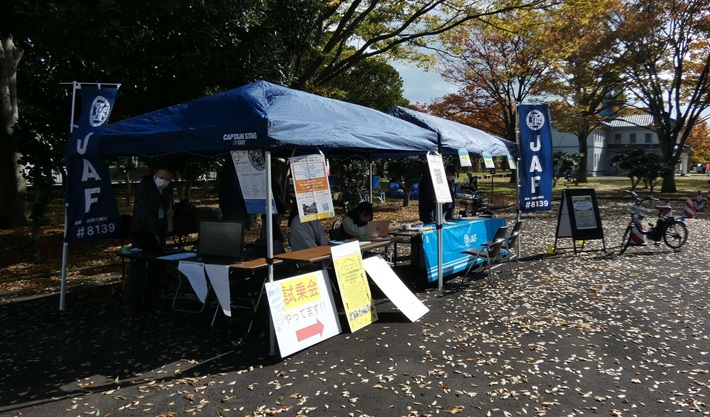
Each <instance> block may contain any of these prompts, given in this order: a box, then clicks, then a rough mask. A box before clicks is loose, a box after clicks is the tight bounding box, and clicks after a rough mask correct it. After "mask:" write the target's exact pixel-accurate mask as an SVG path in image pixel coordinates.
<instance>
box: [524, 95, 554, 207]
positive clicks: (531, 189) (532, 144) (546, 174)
mask: <svg viewBox="0 0 710 417" xmlns="http://www.w3.org/2000/svg"><path fill="white" fill-rule="evenodd" d="M519 120H520V121H524V123H520V167H519V169H520V170H521V172H520V203H519V204H520V210H521V211H538V210H550V208H551V205H552V179H553V172H552V169H553V159H552V137H551V134H550V123H549V120H550V111H549V108H548V106H547V105H545V104H543V105H521V106H520V107H519Z"/></svg>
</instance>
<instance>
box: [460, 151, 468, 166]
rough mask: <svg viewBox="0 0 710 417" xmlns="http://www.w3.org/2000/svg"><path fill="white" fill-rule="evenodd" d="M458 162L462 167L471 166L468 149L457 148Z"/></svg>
mask: <svg viewBox="0 0 710 417" xmlns="http://www.w3.org/2000/svg"><path fill="white" fill-rule="evenodd" d="M459 164H460V165H461V166H462V167H470V166H471V156H469V154H468V151H467V150H466V149H459Z"/></svg>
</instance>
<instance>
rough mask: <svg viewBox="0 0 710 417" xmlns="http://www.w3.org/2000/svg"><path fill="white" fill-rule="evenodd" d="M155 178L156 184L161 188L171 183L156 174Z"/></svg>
mask: <svg viewBox="0 0 710 417" xmlns="http://www.w3.org/2000/svg"><path fill="white" fill-rule="evenodd" d="M153 180H154V181H155V185H156V186H157V187H158V188H160V190H164V189H165V188H166V187H167V186H168V185H169V184H170V181H168V180H164V179H162V178H160V177H155V176H154V177H153Z"/></svg>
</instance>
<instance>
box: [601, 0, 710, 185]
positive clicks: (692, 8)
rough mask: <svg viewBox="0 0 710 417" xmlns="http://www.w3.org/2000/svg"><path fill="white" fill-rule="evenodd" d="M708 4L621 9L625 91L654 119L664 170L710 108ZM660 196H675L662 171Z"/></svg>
mask: <svg viewBox="0 0 710 417" xmlns="http://www.w3.org/2000/svg"><path fill="white" fill-rule="evenodd" d="M708 10H710V0H683V1H676V0H637V1H631V2H628V3H627V4H626V7H625V8H623V9H620V11H619V13H618V15H617V20H616V21H615V24H616V25H617V26H616V27H617V28H618V30H619V31H620V32H622V36H620V39H622V41H623V43H622V44H621V48H620V51H623V54H622V55H621V56H620V60H621V61H623V62H625V63H627V64H628V65H627V66H625V68H624V70H623V76H624V78H625V81H626V84H627V87H628V91H629V92H630V95H631V98H632V99H633V100H634V101H635V104H636V105H637V106H638V107H641V108H643V109H646V110H647V111H648V112H649V113H650V114H651V115H652V116H653V119H654V126H653V130H654V131H655V132H656V133H657V134H658V138H659V141H660V144H661V152H662V155H663V159H664V161H665V162H666V163H667V164H668V165H676V164H677V163H678V161H679V160H680V156H681V152H682V150H683V146H684V145H685V143H686V141H687V140H688V137H689V136H690V133H691V132H692V129H693V127H694V126H695V125H697V124H698V123H700V122H701V121H702V120H703V119H704V118H705V117H704V116H703V112H704V111H705V110H707V109H708V108H709V107H710V44H709V43H708V41H709V39H710V25H709V24H708ZM662 191H663V192H674V191H676V185H675V177H674V172H673V171H672V170H671V171H670V172H666V174H665V177H664V178H663V186H662Z"/></svg>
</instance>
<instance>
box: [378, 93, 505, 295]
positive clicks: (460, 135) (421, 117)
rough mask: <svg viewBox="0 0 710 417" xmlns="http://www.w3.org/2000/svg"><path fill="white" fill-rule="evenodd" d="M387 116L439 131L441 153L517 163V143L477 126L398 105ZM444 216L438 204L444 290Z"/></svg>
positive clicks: (438, 228) (439, 257)
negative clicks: (510, 159) (464, 153)
mask: <svg viewBox="0 0 710 417" xmlns="http://www.w3.org/2000/svg"><path fill="white" fill-rule="evenodd" d="M387 114H390V115H392V116H394V117H396V118H398V119H402V120H406V121H408V122H410V123H412V124H415V125H417V126H420V127H422V128H424V129H428V130H431V131H432V132H436V134H437V144H438V150H439V152H440V153H448V152H457V151H458V150H459V149H465V150H466V151H468V152H469V153H475V154H477V155H482V154H483V153H484V152H488V153H489V154H491V156H507V155H511V156H512V157H513V159H516V160H517V158H518V146H517V145H516V144H515V143H513V142H511V141H508V140H505V139H501V138H499V137H496V136H493V135H491V134H489V133H486V132H484V131H482V130H479V129H476V128H474V127H471V126H466V125H464V124H461V123H458V122H454V121H452V120H447V119H443V118H441V117H437V116H432V115H431V114H426V113H422V112H419V111H416V110H411V109H407V108H404V107H399V106H396V107H392V108H390V109H389V110H387ZM516 190H517V188H516ZM442 217H443V213H442V205H441V203H439V204H438V205H437V215H436V228H437V239H438V255H437V260H438V267H437V274H438V275H437V276H438V277H439V289H441V288H442V287H443V282H444V281H443V277H442V270H443V267H442V253H443V248H442V240H443V239H442V236H441V235H442V232H441V230H442V226H441V222H442Z"/></svg>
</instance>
